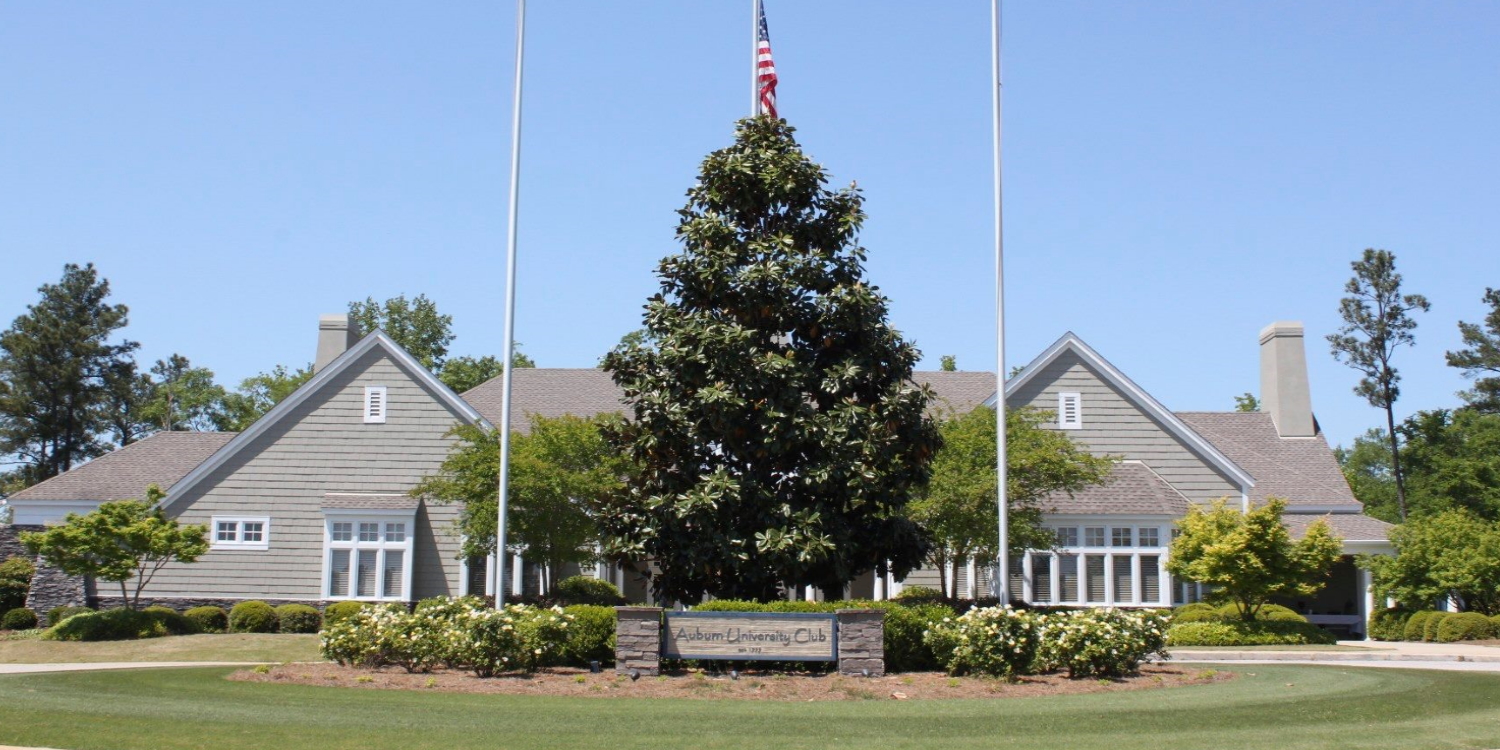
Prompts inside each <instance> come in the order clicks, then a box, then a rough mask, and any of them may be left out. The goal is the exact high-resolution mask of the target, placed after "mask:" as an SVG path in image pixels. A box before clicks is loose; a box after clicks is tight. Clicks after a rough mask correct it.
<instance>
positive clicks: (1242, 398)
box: [1234, 391, 1260, 411]
mask: <svg viewBox="0 0 1500 750" xmlns="http://www.w3.org/2000/svg"><path fill="white" fill-rule="evenodd" d="M1234 410H1235V411H1260V399H1258V398H1256V397H1255V394H1253V393H1251V392H1249V391H1246V392H1245V393H1243V394H1241V395H1239V396H1235V397H1234Z"/></svg>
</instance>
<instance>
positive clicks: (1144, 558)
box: [1141, 555, 1161, 604]
mask: <svg viewBox="0 0 1500 750" xmlns="http://www.w3.org/2000/svg"><path fill="white" fill-rule="evenodd" d="M1159 601H1161V558H1160V557H1158V556H1156V555H1141V604H1156V603H1157V602H1159Z"/></svg>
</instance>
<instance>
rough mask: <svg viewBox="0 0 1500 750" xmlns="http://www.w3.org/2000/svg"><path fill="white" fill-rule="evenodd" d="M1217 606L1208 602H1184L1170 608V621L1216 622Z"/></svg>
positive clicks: (1217, 617)
mask: <svg viewBox="0 0 1500 750" xmlns="http://www.w3.org/2000/svg"><path fill="white" fill-rule="evenodd" d="M1218 620H1219V608H1218V607H1215V606H1214V605H1212V604H1209V603H1208V602H1193V603H1192V604H1184V605H1182V606H1180V607H1177V608H1175V609H1173V610H1172V623H1173V624H1176V623H1179V622H1218Z"/></svg>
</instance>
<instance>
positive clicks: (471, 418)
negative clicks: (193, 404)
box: [161, 331, 490, 508]
mask: <svg viewBox="0 0 1500 750" xmlns="http://www.w3.org/2000/svg"><path fill="white" fill-rule="evenodd" d="M377 346H378V347H380V348H382V349H384V350H385V351H386V353H387V354H390V355H391V357H392V358H393V359H395V360H396V362H397V363H398V364H400V365H401V366H402V367H403V368H404V369H405V370H406V371H407V374H409V375H411V376H412V377H413V378H415V379H416V380H417V381H418V382H419V383H421V384H423V385H425V386H426V387H427V388H429V389H431V390H432V392H433V393H435V394H437V397H438V399H439V400H441V401H442V402H443V403H444V404H446V405H447V406H449V407H450V408H452V409H453V410H454V411H456V412H458V413H459V414H460V415H462V416H463V418H464V419H465V420H467V421H468V422H469V423H470V424H477V425H479V426H481V427H484V428H485V429H489V428H490V423H489V422H488V421H486V420H485V418H484V417H482V416H480V414H479V412H478V411H476V410H475V409H474V407H472V406H470V405H469V404H468V402H467V401H464V400H463V399H462V398H460V397H459V395H458V394H457V393H454V392H453V389H452V388H449V387H448V386H447V385H444V384H443V381H441V380H438V378H437V376H435V375H433V374H432V372H431V371H430V370H428V369H427V368H425V367H423V366H422V363H420V362H418V361H417V360H416V359H415V358H414V357H412V356H411V354H410V353H409V352H407V351H406V350H405V349H403V348H401V345H400V344H397V343H396V342H395V341H393V340H391V337H390V336H387V335H386V333H385V332H384V331H374V332H372V333H370V334H369V335H368V336H365V337H364V338H363V339H360V341H359V343H357V344H355V345H354V346H351V347H349V349H348V351H345V352H344V353H343V354H340V355H339V356H338V357H337V358H335V359H334V360H333V361H332V362H329V363H328V364H327V365H326V366H325V367H324V368H323V369H321V370H319V371H318V372H317V374H315V375H313V376H312V378H310V379H308V381H307V382H306V383H303V384H302V387H301V388H298V389H297V390H295V391H293V392H292V395H290V396H287V397H286V398H284V399H282V400H281V402H280V403H278V404H276V405H275V406H273V407H271V410H270V411H268V412H266V413H265V416H262V417H261V418H260V419H257V420H256V421H255V424H252V425H250V427H249V428H247V429H245V431H243V432H241V433H240V434H238V435H235V436H234V438H233V439H232V440H230V441H229V442H228V443H225V444H224V447H222V448H220V449H219V450H217V451H215V452H214V454H213V455H212V456H209V457H208V460H206V461H204V462H203V463H201V464H198V467H197V468H195V469H193V470H192V471H190V472H188V474H187V476H185V477H183V478H182V479H180V480H178V481H177V483H176V484H174V485H172V487H171V488H170V489H168V490H167V497H166V498H165V499H164V500H162V502H161V507H163V508H165V507H167V506H170V505H171V504H172V503H174V502H176V501H177V498H179V497H182V496H183V495H185V494H187V492H188V491H189V490H191V489H192V488H193V487H195V486H196V485H197V484H198V483H199V482H202V481H203V480H204V479H205V478H207V477H208V476H209V475H210V474H212V473H213V471H214V470H215V469H217V468H219V467H220V466H223V465H224V464H225V463H226V462H228V461H229V459H231V458H233V457H234V455H235V454H237V453H239V452H240V450H242V449H243V448H244V447H245V446H247V445H250V444H251V443H253V442H254V441H255V440H256V439H257V438H259V437H260V436H261V435H262V434H264V433H265V432H266V431H268V430H270V429H271V427H272V426H274V425H275V424H276V423H278V422H280V421H281V420H282V419H284V418H285V417H286V416H287V415H288V414H292V413H294V412H295V411H296V409H297V407H298V406H299V405H300V404H302V403H303V402H304V401H306V400H308V399H309V398H311V397H312V395H313V394H314V393H317V392H318V391H319V390H321V389H322V388H323V386H324V385H326V384H328V383H329V382H330V381H332V380H334V379H335V378H337V377H338V376H339V374H340V373H342V372H343V371H344V370H347V369H349V367H351V366H352V365H353V364H354V363H355V362H356V361H358V360H359V358H360V357H362V356H364V355H365V354H366V353H367V352H369V351H370V350H371V349H374V348H375V347H377Z"/></svg>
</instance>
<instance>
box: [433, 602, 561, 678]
mask: <svg viewBox="0 0 1500 750" xmlns="http://www.w3.org/2000/svg"><path fill="white" fill-rule="evenodd" d="M567 623H568V619H567V615H566V613H564V612H563V609H562V608H561V607H553V608H551V609H542V608H540V607H532V606H529V605H525V604H510V605H506V607H505V608H504V609H476V610H472V611H470V612H468V613H466V614H464V615H463V616H462V617H460V618H459V620H457V621H456V622H455V623H454V627H453V629H452V630H451V631H450V635H451V637H452V638H453V641H454V644H455V656H456V660H457V661H458V662H460V663H462V664H463V665H465V666H466V667H468V668H469V669H471V670H473V672H474V674H475V675H477V676H479V677H493V676H495V675H496V674H499V673H500V672H505V671H509V670H513V669H520V670H521V671H524V672H527V673H528V674H529V673H531V672H535V671H536V668H537V667H538V666H540V665H541V664H543V663H545V662H546V661H548V660H549V659H555V658H557V655H558V654H560V653H562V652H563V650H564V648H565V645H566V642H567V636H568V631H567Z"/></svg>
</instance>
